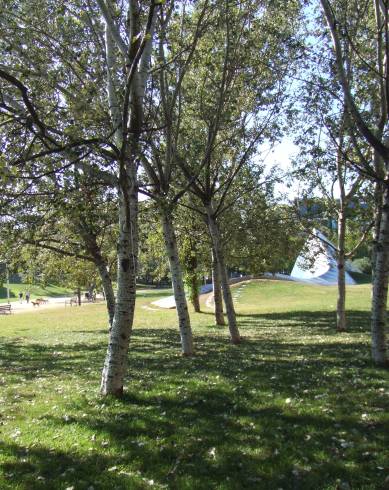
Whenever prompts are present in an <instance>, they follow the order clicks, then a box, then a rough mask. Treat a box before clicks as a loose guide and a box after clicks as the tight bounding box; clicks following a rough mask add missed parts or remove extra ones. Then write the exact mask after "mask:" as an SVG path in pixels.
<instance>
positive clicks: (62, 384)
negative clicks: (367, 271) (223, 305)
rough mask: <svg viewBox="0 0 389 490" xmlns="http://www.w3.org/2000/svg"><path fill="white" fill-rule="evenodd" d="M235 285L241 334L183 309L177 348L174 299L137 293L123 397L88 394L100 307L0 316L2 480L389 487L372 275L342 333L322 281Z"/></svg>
mask: <svg viewBox="0 0 389 490" xmlns="http://www.w3.org/2000/svg"><path fill="white" fill-rule="evenodd" d="M164 294H168V292H165V291H164ZM233 294H234V296H235V297H236V309H237V312H238V315H239V317H238V318H239V327H240V329H241V333H242V335H243V336H244V343H243V344H241V345H240V346H233V345H231V344H230V343H229V341H228V335H227V333H228V332H227V329H225V328H219V327H217V328H216V327H215V326H214V325H213V317H212V315H211V312H209V311H206V312H205V313H202V314H196V315H195V314H193V315H192V319H193V321H192V323H193V329H194V334H195V340H196V349H197V350H196V356H195V357H193V358H188V359H187V358H182V357H181V355H180V353H179V335H178V333H177V329H176V327H175V323H176V320H175V312H174V311H171V310H163V311H160V310H158V311H153V310H149V309H145V308H143V306H149V302H150V301H152V300H153V299H154V295H155V290H154V291H150V292H147V291H144V290H143V291H141V293H140V295H139V301H138V306H137V314H136V319H135V329H134V334H133V338H132V342H131V352H130V355H129V358H130V369H129V373H128V378H127V383H126V394H125V396H124V398H123V399H122V400H113V399H103V398H100V397H99V395H98V385H99V378H100V371H101V367H102V363H103V360H104V355H105V350H106V344H107V327H106V320H105V312H104V308H103V306H102V305H88V306H83V307H81V308H67V309H65V308H63V309H58V310H46V311H45V310H43V309H42V310H40V311H37V312H35V313H34V314H29V313H26V314H20V315H13V316H10V317H1V318H0V331H1V335H2V338H1V343H0V345H1V357H0V359H1V374H0V424H1V425H0V430H1V433H0V440H1V442H0V464H1V473H0V488H1V489H2V490H3V489H4V490H7V489H25V490H30V489H33V490H34V489H45V490H46V489H53V490H54V489H55V490H57V489H59V490H61V489H66V488H69V487H70V488H71V487H74V490H84V489H85V490H86V489H88V488H89V489H92V488H93V489H95V490H98V489H101V490H104V489H111V488H112V489H131V490H133V489H147V488H151V487H153V488H158V489H160V488H172V489H178V490H181V489H184V490H185V489H201V490H202V489H223V490H224V489H231V490H232V489H237V490H239V489H245V488H247V489H278V488H282V489H285V490H286V489H341V488H349V489H351V488H352V489H384V488H388V478H387V477H388V475H389V415H388V408H389V405H388V398H389V383H388V372H387V371H385V370H382V369H377V368H375V367H373V366H372V364H371V362H370V355H369V333H368V327H369V312H368V306H369V296H370V291H369V288H368V287H367V286H365V285H362V286H356V287H353V288H350V289H349V295H348V305H349V309H350V312H349V331H348V332H347V333H342V334H338V333H336V332H335V331H334V318H335V314H334V311H333V307H334V305H335V299H336V291H335V288H332V287H319V286H306V285H299V284H294V283H284V282H278V281H257V282H254V283H250V284H247V285H240V286H238V287H235V288H234V293H233ZM385 480H386V483H385Z"/></svg>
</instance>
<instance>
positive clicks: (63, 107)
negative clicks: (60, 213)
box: [0, 0, 160, 396]
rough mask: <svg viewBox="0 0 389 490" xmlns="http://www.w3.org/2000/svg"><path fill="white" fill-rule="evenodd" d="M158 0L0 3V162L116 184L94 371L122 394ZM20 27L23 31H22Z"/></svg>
mask: <svg viewBox="0 0 389 490" xmlns="http://www.w3.org/2000/svg"><path fill="white" fill-rule="evenodd" d="M158 5H160V4H158V2H155V1H154V0H153V1H151V3H147V4H146V3H143V2H138V1H135V2H130V3H128V4H127V3H126V2H123V3H121V2H120V4H119V3H117V2H114V1H108V2H105V1H104V0H101V1H100V0H99V1H97V2H96V3H94V2H90V3H88V4H87V5H84V4H83V3H82V2H81V3H78V2H72V3H71V4H69V5H67V6H64V5H62V4H61V5H56V4H54V5H52V4H51V2H50V1H48V2H45V3H43V4H42V3H40V2H37V3H35V2H34V3H33V4H31V3H29V4H28V6H27V5H26V3H25V2H21V3H19V4H18V5H17V6H16V7H15V9H7V8H6V6H5V5H2V10H3V12H2V13H4V18H6V20H7V22H6V23H5V24H4V25H3V34H4V38H3V39H6V47H5V48H6V49H5V52H6V56H5V57H4V66H3V65H2V67H1V69H0V79H1V80H2V84H1V87H0V89H1V95H2V99H1V102H2V103H1V110H2V114H3V117H5V119H6V125H5V130H6V131H7V135H6V138H5V137H4V136H3V138H2V145H3V150H5V151H6V153H7V166H6V171H7V172H9V173H12V169H13V168H17V166H24V167H25V168H28V170H29V171H30V174H31V175H34V174H35V178H37V177H38V176H42V175H47V174H53V173H54V172H61V171H62V170H64V169H66V168H69V167H71V166H73V167H77V168H80V169H82V171H83V172H85V174H86V175H91V174H94V175H97V174H98V175H99V176H100V177H101V178H102V179H104V181H105V182H106V184H107V185H109V186H113V187H115V188H116V190H117V198H118V222H117V226H118V230H119V233H118V243H117V264H118V265H117V270H118V272H117V284H118V290H117V296H116V303H115V314H114V319H113V322H112V328H111V330H110V338H109V345H108V351H107V355H106V360H105V364H104V368H103V373H102V384H101V392H102V394H104V395H108V394H112V395H115V396H120V395H121V394H122V392H123V382H124V376H125V373H126V368H127V363H128V359H127V352H128V348H129V340H130V335H131V329H132V321H133V314H134V306H135V279H136V268H137V246H138V237H137V215H138V202H137V186H138V184H137V167H138V165H139V159H140V154H141V152H142V147H141V144H140V136H141V134H142V132H143V130H144V129H145V126H144V92H145V88H146V82H147V78H148V67H149V63H150V57H151V48H152V40H153V34H154V25H155V20H156V15H157V11H158V10H160V6H158ZM103 26H104V29H105V37H104V36H103V29H102V27H103ZM24 31H27V34H28V35H27V36H24V37H23V35H24V33H25V32H24ZM52 60H56V62H55V63H54V64H53V63H52ZM104 69H105V73H104ZM43 74H45V75H46V76H45V77H44V76H43ZM3 135H4V133H3ZM20 141H22V142H23V144H22V145H20ZM11 146H12V148H11ZM20 148H21V150H20ZM8 150H10V151H8ZM91 155H93V157H94V162H93V165H92V166H91V165H90V159H89V161H87V162H85V161H84V159H85V157H87V156H88V157H89V156H91ZM2 166H4V164H3V165H2Z"/></svg>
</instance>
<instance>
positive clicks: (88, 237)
mask: <svg viewBox="0 0 389 490" xmlns="http://www.w3.org/2000/svg"><path fill="white" fill-rule="evenodd" d="M77 230H78V233H79V234H80V235H81V238H82V239H83V240H84V243H85V247H86V249H87V250H88V252H89V253H90V254H91V256H92V258H93V262H94V264H95V266H96V267H97V270H98V271H99V275H100V279H101V283H102V285H103V290H104V298H105V300H106V302H107V311H108V319H109V324H110V326H112V321H113V317H114V314H115V294H114V292H113V287H112V278H111V275H110V273H109V271H108V265H107V261H106V260H105V258H104V257H103V255H102V254H101V249H100V247H99V245H98V243H97V239H96V235H94V234H93V233H91V232H90V230H88V227H87V225H86V223H85V222H84V221H83V220H80V223H79V224H78V225H77Z"/></svg>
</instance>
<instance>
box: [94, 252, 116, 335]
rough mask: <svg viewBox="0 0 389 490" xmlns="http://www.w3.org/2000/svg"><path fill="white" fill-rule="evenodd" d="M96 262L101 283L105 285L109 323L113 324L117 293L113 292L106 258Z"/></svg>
mask: <svg viewBox="0 0 389 490" xmlns="http://www.w3.org/2000/svg"><path fill="white" fill-rule="evenodd" d="M95 263H96V266H97V268H98V270H99V275H100V279H101V283H102V285H103V291H104V298H105V301H106V302H107V311H108V318H109V324H110V326H112V322H113V317H114V315H115V293H114V292H113V287H112V280H111V276H110V273H109V271H108V267H107V263H106V262H105V260H104V259H102V260H101V261H97V262H95Z"/></svg>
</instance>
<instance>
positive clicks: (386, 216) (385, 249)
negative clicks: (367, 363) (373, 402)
mask: <svg viewBox="0 0 389 490" xmlns="http://www.w3.org/2000/svg"><path fill="white" fill-rule="evenodd" d="M373 265H374V266H375V267H374V279H373V301H372V323H371V334H372V357H373V361H374V363H375V364H377V365H380V366H384V365H387V364H388V359H387V354H386V333H385V329H386V308H387V301H388V276H389V187H388V184H387V183H386V186H385V190H384V197H383V206H382V213H381V225H380V232H379V236H378V241H377V247H376V259H375V264H373Z"/></svg>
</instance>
